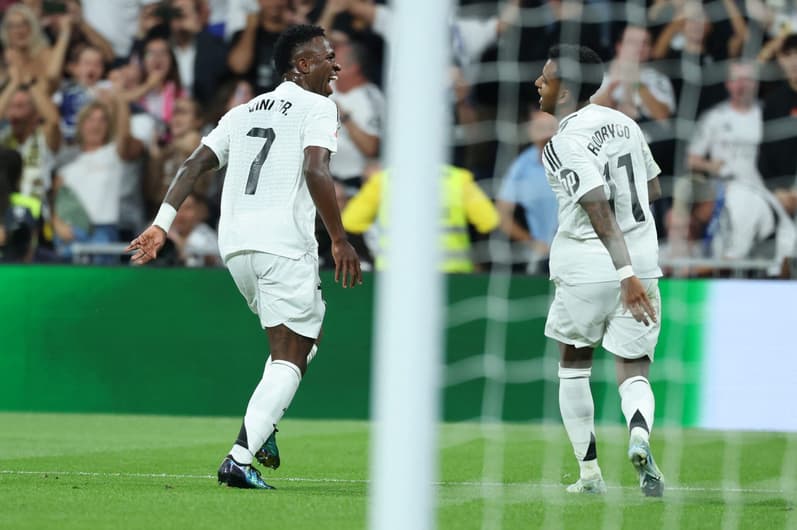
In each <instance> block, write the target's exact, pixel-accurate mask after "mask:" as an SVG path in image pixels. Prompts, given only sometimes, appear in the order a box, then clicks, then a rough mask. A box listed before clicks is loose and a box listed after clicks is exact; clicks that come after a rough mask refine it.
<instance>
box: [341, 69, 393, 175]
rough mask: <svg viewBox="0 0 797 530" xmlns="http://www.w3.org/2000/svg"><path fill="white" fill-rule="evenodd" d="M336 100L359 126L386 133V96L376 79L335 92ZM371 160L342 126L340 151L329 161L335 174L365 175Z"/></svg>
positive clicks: (367, 129) (373, 132)
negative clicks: (383, 123) (366, 167)
mask: <svg viewBox="0 0 797 530" xmlns="http://www.w3.org/2000/svg"><path fill="white" fill-rule="evenodd" d="M330 99H331V100H332V101H335V102H337V103H339V104H340V106H341V108H342V109H343V110H344V111H346V112H348V113H349V115H350V116H351V119H352V120H353V121H354V123H355V124H357V127H359V128H360V129H362V130H363V132H365V133H366V134H370V135H371V136H377V137H378V136H381V135H382V122H383V120H384V115H385V98H384V96H383V95H382V91H381V90H379V87H377V86H376V85H374V84H373V83H366V84H364V85H361V86H358V87H356V88H352V89H351V90H349V91H348V92H335V93H333V94H332V95H331V96H330ZM367 162H368V160H367V159H366V157H365V155H364V154H363V153H362V151H360V148H359V147H357V144H355V143H354V140H353V139H352V138H351V136H350V135H349V132H348V129H346V128H345V127H341V129H340V134H339V136H338V154H337V155H335V158H334V159H332V160H331V161H330V162H329V170H330V171H331V172H332V175H333V176H335V177H336V178H340V179H349V178H354V177H362V176H363V173H365V166H366V164H367Z"/></svg>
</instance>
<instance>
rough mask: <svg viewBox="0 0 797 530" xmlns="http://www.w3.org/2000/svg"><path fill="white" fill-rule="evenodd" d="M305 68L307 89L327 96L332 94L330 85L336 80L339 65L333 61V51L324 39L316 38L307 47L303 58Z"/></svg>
mask: <svg viewBox="0 0 797 530" xmlns="http://www.w3.org/2000/svg"><path fill="white" fill-rule="evenodd" d="M304 59H305V61H306V63H305V64H306V66H307V73H306V74H305V82H306V85H307V89H308V90H310V91H312V92H315V93H316V94H321V95H322V96H328V95H330V94H331V93H332V86H331V85H330V83H331V82H332V81H334V80H335V79H337V78H338V72H339V71H340V65H339V64H338V63H337V61H336V60H335V51H334V50H333V49H332V46H331V45H330V44H329V41H328V40H327V39H325V38H324V37H316V38H314V39H313V40H312V41H310V43H309V44H308V45H307V48H306V56H305V57H304Z"/></svg>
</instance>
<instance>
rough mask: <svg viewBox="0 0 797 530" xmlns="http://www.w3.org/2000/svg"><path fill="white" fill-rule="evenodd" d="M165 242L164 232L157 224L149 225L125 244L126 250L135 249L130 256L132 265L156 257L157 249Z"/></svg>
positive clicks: (140, 263) (143, 262) (147, 261)
mask: <svg viewBox="0 0 797 530" xmlns="http://www.w3.org/2000/svg"><path fill="white" fill-rule="evenodd" d="M164 243H166V232H164V231H163V229H162V228H160V227H157V226H150V227H149V228H147V229H146V230H144V231H143V232H141V235H139V236H138V237H137V238H135V239H134V240H133V241H131V242H130V244H129V245H127V248H126V249H125V251H126V252H131V251H135V254H133V256H132V257H131V258H130V261H131V262H133V264H134V265H143V264H145V263H149V262H150V261H152V260H154V259H155V258H157V257H158V251H159V250H160V249H161V248H163V245H164Z"/></svg>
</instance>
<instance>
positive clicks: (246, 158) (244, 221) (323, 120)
mask: <svg viewBox="0 0 797 530" xmlns="http://www.w3.org/2000/svg"><path fill="white" fill-rule="evenodd" d="M337 131H338V113H337V107H336V106H335V103H333V102H332V100H330V99H329V98H326V97H324V96H321V95H319V94H315V93H313V92H310V91H307V90H304V89H303V88H301V87H299V86H298V85H296V84H295V83H292V82H290V81H285V82H283V83H282V84H280V85H279V86H278V87H277V88H276V89H274V90H273V91H271V92H266V93H265V94H262V95H260V96H258V97H256V98H254V99H252V100H251V101H250V102H249V103H246V104H243V105H239V106H237V107H235V108H233V109H232V110H230V111H229V112H227V114H225V115H224V116H223V117H222V118H221V120H220V121H219V124H218V125H217V126H216V127H215V128H214V129H213V130H212V131H211V132H210V133H209V134H208V135H207V136H205V137H204V138H202V143H203V144H204V145H206V146H207V147H208V148H210V149H211V150H212V151H213V152H214V153H215V154H216V156H217V157H218V159H219V166H220V167H221V166H225V165H226V166H227V173H226V176H225V179H224V187H223V188H222V196H221V216H220V218H219V250H220V251H221V255H222V256H223V257H224V258H225V260H226V259H227V258H228V257H229V256H230V255H231V254H234V253H237V252H242V251H248V250H249V251H259V252H268V253H270V254H276V255H278V256H284V257H287V258H291V259H298V258H299V257H301V256H303V255H304V254H307V253H313V254H315V253H317V249H318V245H317V243H316V239H315V215H316V211H315V205H314V203H313V200H312V198H311V197H310V192H309V191H308V189H307V184H306V182H305V178H304V171H303V165H304V150H305V148H307V147H310V146H317V147H323V148H326V149H328V150H329V151H330V152H332V153H334V152H335V151H336V150H337V145H338V142H337V134H338V132H337Z"/></svg>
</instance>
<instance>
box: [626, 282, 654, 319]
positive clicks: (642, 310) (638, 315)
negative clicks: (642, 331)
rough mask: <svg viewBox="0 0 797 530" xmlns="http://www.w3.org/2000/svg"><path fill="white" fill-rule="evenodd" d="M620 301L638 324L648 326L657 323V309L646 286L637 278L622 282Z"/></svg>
mask: <svg viewBox="0 0 797 530" xmlns="http://www.w3.org/2000/svg"><path fill="white" fill-rule="evenodd" d="M620 299H621V301H622V302H623V307H624V308H625V309H626V311H630V312H631V314H632V315H633V317H634V319H635V320H636V321H637V322H642V323H643V324H645V325H646V326H649V325H650V322H656V321H657V320H658V318H657V317H656V309H655V308H654V307H653V304H651V303H650V299H649V298H648V293H647V292H646V291H645V286H644V284H643V283H642V282H641V281H639V278H637V277H636V276H631V277H629V278H626V279H625V280H623V281H621V282H620Z"/></svg>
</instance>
